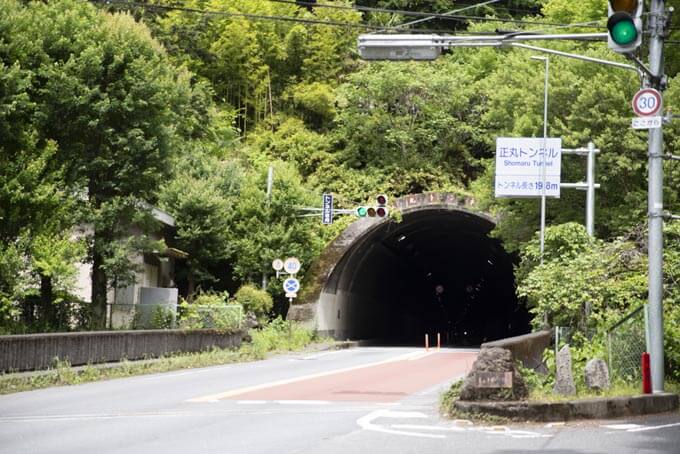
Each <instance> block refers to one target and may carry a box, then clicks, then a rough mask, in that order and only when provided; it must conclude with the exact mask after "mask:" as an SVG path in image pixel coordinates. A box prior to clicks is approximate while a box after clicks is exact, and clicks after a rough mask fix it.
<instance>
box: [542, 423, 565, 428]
mask: <svg viewBox="0 0 680 454" xmlns="http://www.w3.org/2000/svg"><path fill="white" fill-rule="evenodd" d="M560 426H564V422H549V423H548V424H546V425H545V426H544V427H545V428H546V429H552V428H553V427H560Z"/></svg>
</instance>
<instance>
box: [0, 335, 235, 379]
mask: <svg viewBox="0 0 680 454" xmlns="http://www.w3.org/2000/svg"><path fill="white" fill-rule="evenodd" d="M242 337H243V333H242V332H237V333H234V334H222V333H220V332H218V331H214V330H196V331H183V330H137V331H90V332H79V333H50V334H22V335H13V336H0V372H6V371H24V370H38V369H46V368H48V367H50V366H53V365H54V361H55V358H58V359H59V360H68V361H69V362H70V364H71V365H72V366H78V365H83V364H90V363H92V364H94V363H105V362H110V361H120V360H122V359H124V358H126V359H130V360H134V359H143V358H151V357H157V356H161V355H164V354H167V353H173V352H198V351H202V350H206V349H209V348H211V347H213V346H214V347H222V348H229V347H238V346H239V345H241V339H242Z"/></svg>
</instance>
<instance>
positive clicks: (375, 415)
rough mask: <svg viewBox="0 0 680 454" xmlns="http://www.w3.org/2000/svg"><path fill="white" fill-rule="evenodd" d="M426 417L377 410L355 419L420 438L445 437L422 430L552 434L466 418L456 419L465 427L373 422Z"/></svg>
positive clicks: (517, 435) (524, 435)
mask: <svg viewBox="0 0 680 454" xmlns="http://www.w3.org/2000/svg"><path fill="white" fill-rule="evenodd" d="M427 417H428V416H427V415H426V414H424V413H420V412H407V411H390V410H377V411H374V412H372V413H369V414H367V415H366V416H363V417H361V418H359V419H357V424H358V425H359V427H361V428H362V429H364V430H370V431H373V432H382V433H387V434H393V435H404V436H409V437H421V438H446V436H445V435H439V434H432V433H423V432H424V431H428V432H455V433H461V432H482V433H485V434H489V435H501V436H506V437H510V438H550V437H552V435H548V434H542V433H540V432H532V431H528V430H516V429H511V428H509V427H506V426H490V427H489V426H487V427H474V424H472V423H471V422H470V421H467V420H457V422H460V423H462V424H464V425H465V426H466V427H460V426H456V425H451V426H442V425H425V424H391V425H390V426H384V425H380V424H377V423H375V422H374V421H375V420H377V419H380V418H427ZM406 430H409V431H406ZM410 430H417V431H419V432H411V431H410Z"/></svg>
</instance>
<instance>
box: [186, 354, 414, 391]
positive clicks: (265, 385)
mask: <svg viewBox="0 0 680 454" xmlns="http://www.w3.org/2000/svg"><path fill="white" fill-rule="evenodd" d="M414 353H416V354H418V353H420V352H411V353H406V354H403V355H399V356H395V357H394V358H390V359H386V360H383V361H377V362H374V363H369V364H362V365H359V366H351V367H345V368H342V369H335V370H330V371H327V372H320V373H317V374H310V375H303V376H300V377H293V378H288V379H285V380H277V381H272V382H269V383H262V384H260V385H255V386H247V387H245V388H237V389H232V390H230V391H225V392H223V393H218V394H210V395H207V396H200V397H194V398H192V399H187V400H186V402H194V403H197V402H210V401H213V400H221V399H227V398H229V397H233V396H237V395H239V394H245V393H247V392H251V391H259V390H261V389H267V388H271V387H273V386H279V385H288V384H291V383H297V382H300V381H304V380H309V379H312V378H321V377H327V376H329V375H335V374H339V373H342V372H349V371H353V370H359V369H366V368H368V367H373V366H379V365H383V364H389V363H394V362H398V361H404V360H405V359H408V358H409V357H411V356H413V354H414Z"/></svg>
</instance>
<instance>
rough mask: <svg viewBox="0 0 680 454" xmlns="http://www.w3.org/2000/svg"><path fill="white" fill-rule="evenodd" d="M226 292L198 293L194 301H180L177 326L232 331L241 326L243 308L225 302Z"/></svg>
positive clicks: (227, 295)
mask: <svg viewBox="0 0 680 454" xmlns="http://www.w3.org/2000/svg"><path fill="white" fill-rule="evenodd" d="M228 297H229V294H228V293H227V292H222V293H217V292H204V293H200V294H199V295H198V296H197V297H196V298H195V299H194V302H193V303H191V304H189V303H188V302H186V301H182V302H181V303H180V322H179V326H180V328H183V329H216V330H219V331H224V332H233V331H235V330H238V329H239V328H240V327H241V320H242V318H243V308H242V307H241V306H240V305H238V304H227V299H228Z"/></svg>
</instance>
